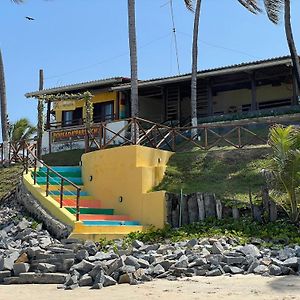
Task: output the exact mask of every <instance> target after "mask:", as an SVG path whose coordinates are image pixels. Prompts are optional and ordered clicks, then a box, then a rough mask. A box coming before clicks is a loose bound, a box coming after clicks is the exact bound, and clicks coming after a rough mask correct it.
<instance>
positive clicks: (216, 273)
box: [206, 268, 223, 276]
mask: <svg viewBox="0 0 300 300" xmlns="http://www.w3.org/2000/svg"><path fill="white" fill-rule="evenodd" d="M222 274H223V273H222V271H221V270H220V269H219V268H217V269H214V270H211V271H208V272H206V276H220V275H222Z"/></svg>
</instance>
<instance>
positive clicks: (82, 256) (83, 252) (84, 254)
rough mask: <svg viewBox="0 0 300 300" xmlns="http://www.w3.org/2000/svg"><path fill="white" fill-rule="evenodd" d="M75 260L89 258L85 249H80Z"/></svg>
mask: <svg viewBox="0 0 300 300" xmlns="http://www.w3.org/2000/svg"><path fill="white" fill-rule="evenodd" d="M75 257H76V259H77V260H79V261H82V260H83V259H87V258H88V257H89V253H88V252H87V251H86V250H85V249H81V250H79V251H78V252H77V253H76V256H75Z"/></svg>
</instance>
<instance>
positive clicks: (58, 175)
mask: <svg viewBox="0 0 300 300" xmlns="http://www.w3.org/2000/svg"><path fill="white" fill-rule="evenodd" d="M24 145H26V150H27V154H26V160H25V171H26V174H28V170H29V165H28V160H29V153H30V154H31V156H32V157H33V158H34V175H33V181H34V184H36V182H37V175H36V170H37V163H38V162H39V163H40V164H41V165H42V166H44V167H46V169H47V171H46V196H49V184H50V172H52V173H53V174H55V175H56V176H57V177H58V178H60V183H59V184H60V208H62V207H63V192H64V182H68V183H69V184H70V185H72V186H73V187H74V188H75V189H76V221H79V216H80V191H81V188H80V187H79V186H78V185H77V184H75V183H74V182H72V181H70V180H69V179H68V178H66V177H64V176H62V175H61V174H59V173H58V172H57V171H55V170H54V169H53V168H51V167H50V166H48V165H47V164H45V163H44V162H43V161H42V160H40V159H39V158H38V157H37V156H36V155H35V153H33V152H32V151H31V150H30V148H29V145H28V144H27V143H26V142H25V143H24Z"/></svg>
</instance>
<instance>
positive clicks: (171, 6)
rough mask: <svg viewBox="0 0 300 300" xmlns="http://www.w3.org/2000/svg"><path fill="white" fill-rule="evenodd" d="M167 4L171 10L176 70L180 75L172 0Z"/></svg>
mask: <svg viewBox="0 0 300 300" xmlns="http://www.w3.org/2000/svg"><path fill="white" fill-rule="evenodd" d="M169 4H170V11H171V19H172V26H173V28H172V31H173V35H174V44H175V54H176V62H177V70H178V74H179V75H180V66H179V55H178V44H177V35H176V27H175V18H174V10H173V0H170V1H169Z"/></svg>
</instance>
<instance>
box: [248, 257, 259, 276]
mask: <svg viewBox="0 0 300 300" xmlns="http://www.w3.org/2000/svg"><path fill="white" fill-rule="evenodd" d="M258 266H259V262H258V260H257V259H255V260H253V262H252V263H251V264H250V266H249V268H248V270H247V273H248V274H250V273H253V272H254V270H255V268H257V267H258Z"/></svg>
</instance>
